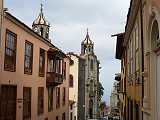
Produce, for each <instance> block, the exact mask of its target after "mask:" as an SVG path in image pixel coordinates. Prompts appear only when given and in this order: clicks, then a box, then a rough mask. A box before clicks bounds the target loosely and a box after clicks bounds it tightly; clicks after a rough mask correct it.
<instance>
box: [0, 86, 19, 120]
mask: <svg viewBox="0 0 160 120" xmlns="http://www.w3.org/2000/svg"><path fill="white" fill-rule="evenodd" d="M16 98H17V87H16V86H11V85H2V86H1V93H0V120H16Z"/></svg>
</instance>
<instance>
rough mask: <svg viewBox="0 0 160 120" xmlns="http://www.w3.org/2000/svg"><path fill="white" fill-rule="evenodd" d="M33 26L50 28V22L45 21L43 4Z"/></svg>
mask: <svg viewBox="0 0 160 120" xmlns="http://www.w3.org/2000/svg"><path fill="white" fill-rule="evenodd" d="M33 25H46V26H49V22H48V21H47V20H46V19H45V17H44V14H43V5H42V4H41V10H40V13H39V15H38V17H37V18H36V20H35V21H34V22H33Z"/></svg>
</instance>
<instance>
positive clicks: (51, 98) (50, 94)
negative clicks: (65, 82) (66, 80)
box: [48, 87, 53, 112]
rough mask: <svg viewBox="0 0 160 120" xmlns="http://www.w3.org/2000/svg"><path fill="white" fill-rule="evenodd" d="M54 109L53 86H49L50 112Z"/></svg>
mask: <svg viewBox="0 0 160 120" xmlns="http://www.w3.org/2000/svg"><path fill="white" fill-rule="evenodd" d="M52 110H53V88H52V87H49V88H48V112H51V111H52Z"/></svg>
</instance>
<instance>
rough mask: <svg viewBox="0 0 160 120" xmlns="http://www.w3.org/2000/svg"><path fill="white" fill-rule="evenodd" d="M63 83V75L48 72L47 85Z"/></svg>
mask: <svg viewBox="0 0 160 120" xmlns="http://www.w3.org/2000/svg"><path fill="white" fill-rule="evenodd" d="M62 83H63V75H62V74H59V73H55V72H47V76H46V86H53V87H54V86H58V85H60V84H62Z"/></svg>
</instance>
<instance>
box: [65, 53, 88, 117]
mask: <svg viewBox="0 0 160 120" xmlns="http://www.w3.org/2000/svg"><path fill="white" fill-rule="evenodd" d="M68 56H69V57H70V58H71V60H70V80H69V102H70V104H69V105H70V106H69V120H84V119H85V118H84V104H85V99H84V94H85V89H84V85H85V81H84V80H85V70H84V67H85V60H84V59H83V58H82V57H80V56H78V55H76V54H74V53H68Z"/></svg>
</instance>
